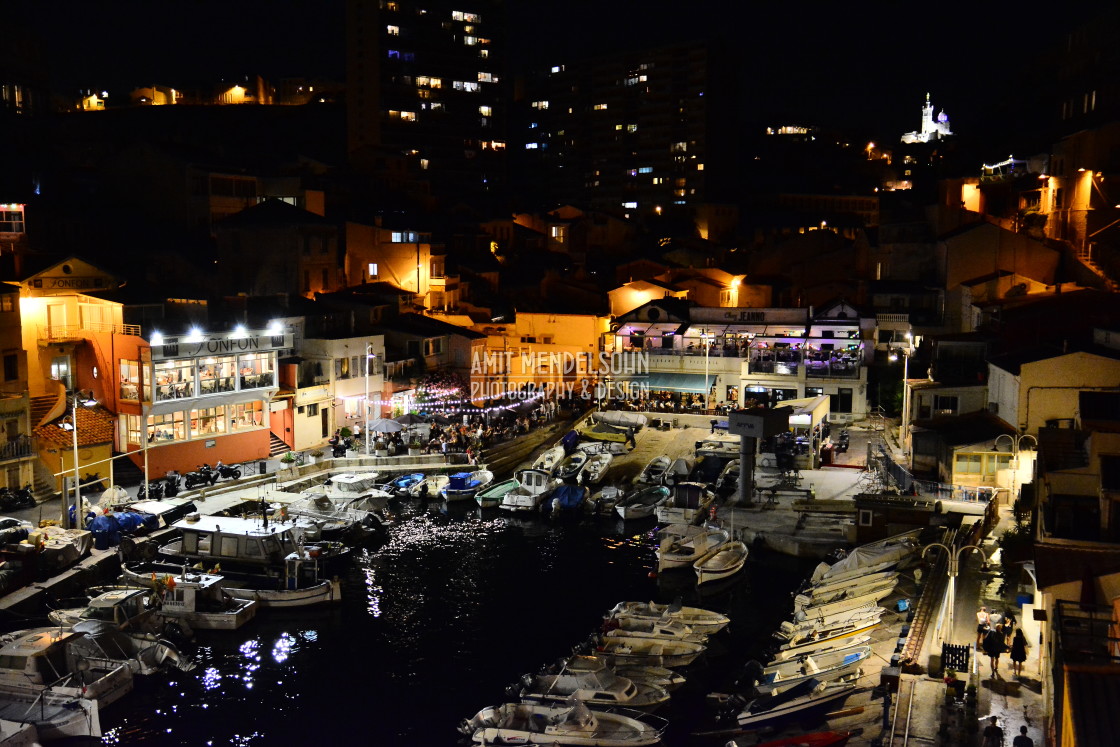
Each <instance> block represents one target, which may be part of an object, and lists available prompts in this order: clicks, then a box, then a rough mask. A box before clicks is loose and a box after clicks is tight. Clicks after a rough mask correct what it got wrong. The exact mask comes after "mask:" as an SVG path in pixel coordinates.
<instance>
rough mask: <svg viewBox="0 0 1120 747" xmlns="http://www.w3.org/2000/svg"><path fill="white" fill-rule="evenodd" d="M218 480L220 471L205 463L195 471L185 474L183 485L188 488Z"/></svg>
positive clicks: (211, 483) (191, 488)
mask: <svg viewBox="0 0 1120 747" xmlns="http://www.w3.org/2000/svg"><path fill="white" fill-rule="evenodd" d="M217 481H218V473H217V472H216V471H215V470H214V468H212V467H211V466H210V465H209V464H203V465H202V466H200V467H199V468H198V469H196V470H195V471H194V472H188V473H187V474H185V475H183V487H184V488H186V489H187V490H193V489H194V488H201V487H203V486H205V485H213V484H214V483H216V482H217Z"/></svg>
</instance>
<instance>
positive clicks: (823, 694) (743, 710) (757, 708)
mask: <svg viewBox="0 0 1120 747" xmlns="http://www.w3.org/2000/svg"><path fill="white" fill-rule="evenodd" d="M855 691H856V686H855V685H853V684H849V683H833V682H821V681H819V680H815V679H810V680H806V681H805V682H802V683H801V684H799V685H795V686H793V687H791V688H789V689H788V690H786V691H785V692H782V693H778V694H776V695H760V696H758V697H756V698H753V699H751V700H749V701H746V702H745V703H735V704H734V705H735V706H736V707H738V708H739V709H740V710H739V711H738V712H737V713H736V714H735V720H736V721H737V722H738V724H739V727H740V728H750V729H758V728H761V727H762V726H763V725H769V724H773V723H778V722H781V721H784V720H795V719H804V720H806V721H809V720H811V718H812V716H811V714H814V713H819V712H820V711H822V710H823V709H824V708H826V707H835V706H836V705H838V704H840V703H842V702H843V701H845V700H847V699H848V698H849V697H850V696H851V695H853V694H854V693H855Z"/></svg>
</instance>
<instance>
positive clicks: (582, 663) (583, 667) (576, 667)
mask: <svg viewBox="0 0 1120 747" xmlns="http://www.w3.org/2000/svg"><path fill="white" fill-rule="evenodd" d="M604 668H606V669H610V670H611V671H613V672H614V673H615V674H617V675H618V676H619V677H625V678H626V679H628V680H632V681H634V682H639V683H641V682H645V683H649V684H651V685H657V686H658V687H661V688H664V689H665V690H668V691H670V692H672V691H673V690H676V689H677V688H678V687H680V686H681V685H683V684H684V682H685V679H684V675H683V674H681V673H680V672H675V671H673V670H672V669H669V668H667V667H656V666H652V665H649V664H626V663H620V662H613V661H611V659H610V658H609V657H603V656H594V655H591V654H576V655H573V656H569V657H568V658H567V659H561V660H560V661H559V662H558V663H557V664H556V665H554V666H553V667H550V668H548V669H546V670H545V671H560V670H564V669H568V670H572V671H599V670H601V669H604Z"/></svg>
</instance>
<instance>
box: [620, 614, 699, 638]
mask: <svg viewBox="0 0 1120 747" xmlns="http://www.w3.org/2000/svg"><path fill="white" fill-rule="evenodd" d="M603 635H605V636H630V637H632V638H672V639H676V640H680V641H692V642H694V643H705V644H706V643H707V642H708V635H707V633H697V632H696V631H694V630H693V629H692V628H690V627H689V626H687V625H685V624H684V623H682V622H678V621H676V620H647V619H643V618H640V617H610V618H607V619H606V620H604V621H603Z"/></svg>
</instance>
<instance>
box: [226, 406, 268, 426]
mask: <svg viewBox="0 0 1120 747" xmlns="http://www.w3.org/2000/svg"><path fill="white" fill-rule="evenodd" d="M229 427H230V430H234V431H236V430H242V429H246V428H261V427H264V403H263V402H246V403H245V404H237V405H231V407H230V423H229Z"/></svg>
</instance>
